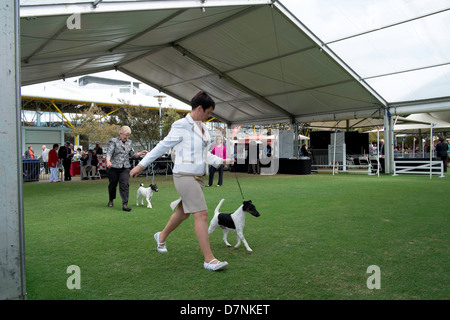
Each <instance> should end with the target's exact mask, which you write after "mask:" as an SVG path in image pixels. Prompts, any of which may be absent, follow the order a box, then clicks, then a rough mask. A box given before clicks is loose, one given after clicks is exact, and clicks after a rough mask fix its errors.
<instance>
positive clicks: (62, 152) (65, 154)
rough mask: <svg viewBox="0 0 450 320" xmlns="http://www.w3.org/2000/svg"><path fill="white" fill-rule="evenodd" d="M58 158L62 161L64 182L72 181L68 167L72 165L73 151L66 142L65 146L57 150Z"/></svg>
mask: <svg viewBox="0 0 450 320" xmlns="http://www.w3.org/2000/svg"><path fill="white" fill-rule="evenodd" d="M58 158H59V159H60V160H62V164H63V167H64V181H70V180H72V176H71V175H70V166H71V165H72V158H73V150H72V149H70V142H68V141H67V142H66V144H65V145H63V146H61V148H59V150H58Z"/></svg>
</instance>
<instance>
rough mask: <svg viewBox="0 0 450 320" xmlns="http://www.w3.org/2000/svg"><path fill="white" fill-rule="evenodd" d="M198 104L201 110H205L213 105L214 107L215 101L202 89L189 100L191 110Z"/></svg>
mask: <svg viewBox="0 0 450 320" xmlns="http://www.w3.org/2000/svg"><path fill="white" fill-rule="evenodd" d="M198 106H202V108H203V110H206V109H208V108H210V107H213V109H214V108H215V107H216V103H215V102H214V100H213V99H212V98H211V97H210V96H209V94H208V93H207V92H206V91H203V90H202V91H200V92H199V93H197V94H196V95H195V96H194V97H193V98H192V100H191V107H192V110H194V109H196V108H197V107H198Z"/></svg>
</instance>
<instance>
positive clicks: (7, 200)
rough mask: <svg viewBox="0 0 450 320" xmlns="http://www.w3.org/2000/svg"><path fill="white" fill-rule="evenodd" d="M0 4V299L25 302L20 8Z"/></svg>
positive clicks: (7, 2) (1, 1)
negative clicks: (0, 106)
mask: <svg viewBox="0 0 450 320" xmlns="http://www.w3.org/2000/svg"><path fill="white" fill-rule="evenodd" d="M18 6H19V5H18V2H17V1H10V0H0V8H1V9H0V21H2V32H1V33H0V48H1V50H0V59H1V61H2V64H1V67H0V69H1V72H0V81H1V83H2V85H1V86H0V96H1V97H2V121H0V133H1V135H2V138H1V139H0V150H2V152H1V153H0V163H1V166H0V177H1V178H2V182H1V183H0V299H2V300H3V299H25V298H26V289H25V252H24V234H23V232H24V228H23V198H22V197H23V194H22V162H21V139H20V74H19V55H18V53H19V41H18V39H19V7H18Z"/></svg>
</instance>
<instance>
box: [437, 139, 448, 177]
mask: <svg viewBox="0 0 450 320" xmlns="http://www.w3.org/2000/svg"><path fill="white" fill-rule="evenodd" d="M436 154H437V156H438V157H439V158H441V159H442V161H443V163H444V172H447V166H448V144H447V142H446V141H445V137H444V136H441V137H439V143H438V144H437V145H436Z"/></svg>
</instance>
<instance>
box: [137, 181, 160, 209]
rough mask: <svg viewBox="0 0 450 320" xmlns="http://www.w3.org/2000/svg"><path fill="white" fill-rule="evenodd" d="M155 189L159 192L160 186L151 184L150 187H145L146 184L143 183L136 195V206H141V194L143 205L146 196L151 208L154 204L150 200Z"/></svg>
mask: <svg viewBox="0 0 450 320" xmlns="http://www.w3.org/2000/svg"><path fill="white" fill-rule="evenodd" d="M153 191H154V192H158V187H157V186H156V184H151V185H150V186H149V187H148V188H144V184H143V183H141V185H140V187H139V189H138V191H137V196H136V207H139V196H142V199H141V200H142V201H141V205H144V198H145V199H146V200H147V203H148V204H147V208H151V207H152V204H151V203H150V200H152V196H153Z"/></svg>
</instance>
